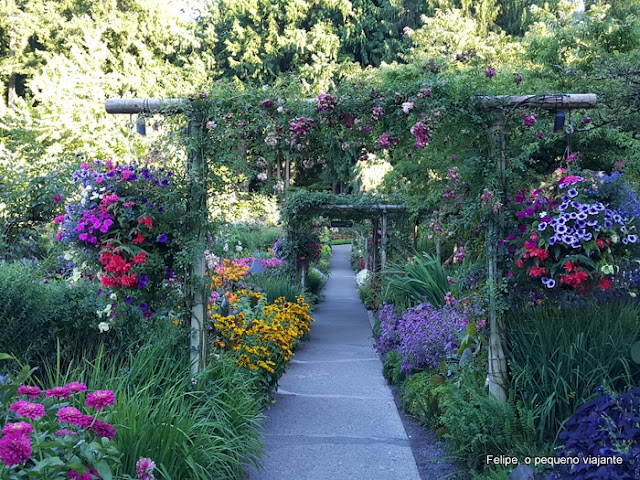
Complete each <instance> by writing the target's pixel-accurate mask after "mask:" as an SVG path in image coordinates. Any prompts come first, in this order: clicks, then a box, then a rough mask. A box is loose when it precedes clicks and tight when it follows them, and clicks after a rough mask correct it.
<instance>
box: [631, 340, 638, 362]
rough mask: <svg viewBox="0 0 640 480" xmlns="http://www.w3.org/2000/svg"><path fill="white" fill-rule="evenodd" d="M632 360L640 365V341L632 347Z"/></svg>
mask: <svg viewBox="0 0 640 480" xmlns="http://www.w3.org/2000/svg"><path fill="white" fill-rule="evenodd" d="M631 360H633V361H634V362H636V363H637V364H640V341H638V342H636V343H634V344H633V345H631Z"/></svg>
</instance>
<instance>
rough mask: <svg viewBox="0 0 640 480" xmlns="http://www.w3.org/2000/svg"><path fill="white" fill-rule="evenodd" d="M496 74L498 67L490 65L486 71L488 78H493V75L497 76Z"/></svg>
mask: <svg viewBox="0 0 640 480" xmlns="http://www.w3.org/2000/svg"><path fill="white" fill-rule="evenodd" d="M495 74H496V69H495V68H493V67H491V66H489V68H487V69H486V70H485V71H484V75H485V77H487V78H493V77H494V76H495Z"/></svg>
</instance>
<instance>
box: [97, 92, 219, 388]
mask: <svg viewBox="0 0 640 480" xmlns="http://www.w3.org/2000/svg"><path fill="white" fill-rule="evenodd" d="M188 105H189V101H188V100H187V99H185V98H170V99H164V100H159V99H123V98H118V99H108V100H106V101H105V110H106V111H107V113H115V114H118V113H125V114H136V113H156V114H159V113H161V114H166V115H168V114H179V113H185V112H186V111H188ZM202 121H203V119H202V115H201V114H200V113H199V112H194V113H190V114H189V123H188V125H187V136H188V137H190V138H194V137H196V136H198V135H201V130H202ZM198 143H199V142H198V141H195V142H190V146H189V150H188V152H187V154H188V155H187V176H188V181H189V185H190V192H189V198H188V202H189V204H188V205H189V208H188V209H189V213H190V216H191V223H190V226H189V228H190V230H191V233H192V235H193V236H194V238H195V240H196V245H197V251H196V252H194V253H195V255H194V260H193V263H192V264H191V265H190V267H189V281H188V286H189V288H190V298H189V300H190V302H191V334H190V340H189V342H190V347H191V350H190V358H191V376H192V377H195V376H196V375H197V374H198V373H199V372H200V371H202V369H204V367H205V364H206V342H205V338H204V337H205V331H206V324H207V319H208V309H207V301H206V299H207V296H206V295H205V269H206V262H205V258H204V241H205V235H206V231H205V225H206V220H207V203H206V202H207V195H206V191H207V186H206V179H207V172H206V163H205V161H204V158H203V157H202V154H201V151H200V148H199V145H198Z"/></svg>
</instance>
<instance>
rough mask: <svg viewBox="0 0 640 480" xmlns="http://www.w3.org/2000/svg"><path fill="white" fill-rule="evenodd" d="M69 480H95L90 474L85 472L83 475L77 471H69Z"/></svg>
mask: <svg viewBox="0 0 640 480" xmlns="http://www.w3.org/2000/svg"><path fill="white" fill-rule="evenodd" d="M67 479H68V480H93V477H92V476H91V473H90V472H84V473H82V474H80V473H78V472H76V471H75V470H69V473H67Z"/></svg>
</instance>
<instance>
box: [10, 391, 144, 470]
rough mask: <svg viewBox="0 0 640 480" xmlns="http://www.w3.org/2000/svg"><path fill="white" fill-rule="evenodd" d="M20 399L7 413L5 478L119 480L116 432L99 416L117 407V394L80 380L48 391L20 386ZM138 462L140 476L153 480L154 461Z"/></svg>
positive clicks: (118, 454)
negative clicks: (116, 475) (116, 477)
mask: <svg viewBox="0 0 640 480" xmlns="http://www.w3.org/2000/svg"><path fill="white" fill-rule="evenodd" d="M17 397H18V399H17V400H16V401H14V402H13V403H11V404H10V405H9V408H8V412H3V416H4V417H5V418H7V420H8V421H7V422H6V423H5V424H4V425H3V426H2V436H0V462H1V465H0V477H1V478H3V479H6V480H12V479H16V480H17V479H20V478H26V477H29V478H41V479H46V480H62V479H77V480H94V479H100V478H104V479H107V478H113V475H114V469H115V470H117V469H118V467H119V465H120V453H119V451H118V448H117V447H116V445H115V444H114V443H113V442H111V440H113V439H114V437H115V436H116V428H115V427H114V426H113V425H111V424H109V423H107V422H106V421H104V420H102V419H101V418H99V416H100V414H101V412H102V411H103V410H104V409H105V408H107V407H108V406H110V405H115V395H114V393H113V392H112V391H110V390H96V391H94V392H88V391H87V386H86V385H84V384H82V383H79V382H70V383H67V384H66V385H62V386H56V387H53V388H50V389H48V390H46V391H42V390H41V389H40V388H38V387H36V386H34V385H20V386H19V387H18V388H17ZM138 463H139V464H140V465H141V468H140V469H138V471H137V474H138V476H137V478H138V479H141V480H153V478H154V475H153V469H154V468H155V464H154V463H153V462H152V461H151V459H148V458H145V459H141V460H140V461H139V462H138ZM124 478H131V477H129V476H125V477H124Z"/></svg>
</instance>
